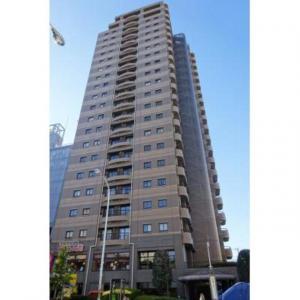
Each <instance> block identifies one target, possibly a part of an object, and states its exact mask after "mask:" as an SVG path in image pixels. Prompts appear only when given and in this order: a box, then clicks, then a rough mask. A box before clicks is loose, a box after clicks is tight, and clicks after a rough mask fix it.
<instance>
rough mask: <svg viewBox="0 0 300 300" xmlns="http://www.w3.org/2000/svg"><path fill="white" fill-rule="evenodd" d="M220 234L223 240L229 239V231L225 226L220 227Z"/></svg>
mask: <svg viewBox="0 0 300 300" xmlns="http://www.w3.org/2000/svg"><path fill="white" fill-rule="evenodd" d="M221 235H222V239H223V241H224V242H228V241H229V232H228V230H227V229H226V228H222V229H221Z"/></svg>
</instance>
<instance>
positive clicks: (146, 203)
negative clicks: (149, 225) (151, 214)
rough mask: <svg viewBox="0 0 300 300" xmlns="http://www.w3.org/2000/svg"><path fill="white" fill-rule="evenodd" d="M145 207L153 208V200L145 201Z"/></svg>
mask: <svg viewBox="0 0 300 300" xmlns="http://www.w3.org/2000/svg"><path fill="white" fill-rule="evenodd" d="M143 208H144V209H148V208H152V201H151V200H146V201H144V202H143Z"/></svg>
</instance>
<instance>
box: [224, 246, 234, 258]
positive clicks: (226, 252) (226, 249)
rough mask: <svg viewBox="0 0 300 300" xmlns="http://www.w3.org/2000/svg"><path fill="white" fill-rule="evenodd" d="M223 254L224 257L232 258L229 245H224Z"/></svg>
mask: <svg viewBox="0 0 300 300" xmlns="http://www.w3.org/2000/svg"><path fill="white" fill-rule="evenodd" d="M224 250H225V256H226V259H232V250H231V247H225V249H224Z"/></svg>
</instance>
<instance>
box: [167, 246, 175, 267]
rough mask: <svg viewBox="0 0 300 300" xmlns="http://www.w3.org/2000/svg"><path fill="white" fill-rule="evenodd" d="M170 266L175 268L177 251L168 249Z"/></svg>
mask: <svg viewBox="0 0 300 300" xmlns="http://www.w3.org/2000/svg"><path fill="white" fill-rule="evenodd" d="M167 253H168V257H169V262H170V267H171V268H175V251H174V250H167Z"/></svg>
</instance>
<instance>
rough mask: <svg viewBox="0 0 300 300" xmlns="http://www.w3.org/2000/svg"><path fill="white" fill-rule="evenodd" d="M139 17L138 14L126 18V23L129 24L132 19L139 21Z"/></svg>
mask: <svg viewBox="0 0 300 300" xmlns="http://www.w3.org/2000/svg"><path fill="white" fill-rule="evenodd" d="M138 19H139V16H138V15H131V16H128V17H126V18H125V20H124V25H127V24H128V23H129V22H131V21H137V20H138Z"/></svg>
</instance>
